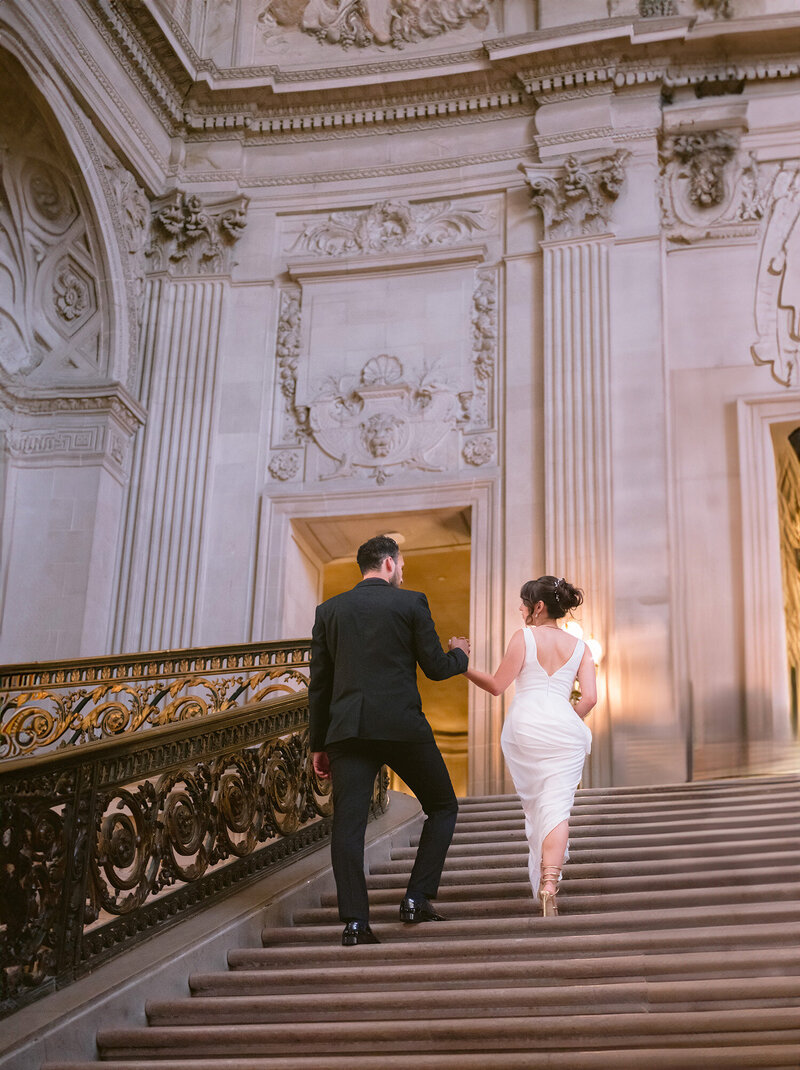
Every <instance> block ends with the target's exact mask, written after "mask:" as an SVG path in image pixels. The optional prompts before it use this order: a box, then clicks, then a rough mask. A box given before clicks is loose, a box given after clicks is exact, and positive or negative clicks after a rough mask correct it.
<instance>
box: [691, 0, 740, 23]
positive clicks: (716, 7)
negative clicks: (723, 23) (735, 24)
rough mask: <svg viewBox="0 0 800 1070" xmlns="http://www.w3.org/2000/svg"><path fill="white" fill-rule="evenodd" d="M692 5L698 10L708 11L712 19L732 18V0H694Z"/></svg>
mask: <svg viewBox="0 0 800 1070" xmlns="http://www.w3.org/2000/svg"><path fill="white" fill-rule="evenodd" d="M694 6H695V7H696V8H699V10H700V11H708V12H709V13H710V14H711V17H712V18H714V19H732V18H733V3H732V0H694Z"/></svg>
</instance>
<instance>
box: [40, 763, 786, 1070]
mask: <svg viewBox="0 0 800 1070" xmlns="http://www.w3.org/2000/svg"><path fill="white" fill-rule="evenodd" d="M571 827H572V834H571V850H572V856H571V859H570V862H569V864H568V865H567V866H566V867H565V870H564V880H563V882H562V886H561V892H560V894H559V910H560V914H559V916H558V917H557V918H547V919H543V918H542V917H541V916H539V914H538V908H537V906H536V905H535V904H534V901H533V899H532V897H531V892H530V887H529V885H528V883H527V879H526V852H525V843H524V839H523V831H522V813H521V809H520V806H519V802H518V800H517V799H516V798H515V797H513V796H496V797H489V798H472V799H466V800H463V801H462V805H461V810H460V815H459V821H458V826H457V829H456V834H455V838H454V841H453V845H452V847H451V850H450V853H449V856H448V864H447V868H446V870H445V875H444V880H443V883H442V888H441V891H440V896H439V899H438V900H437V904H438V906H439V908H440V909H441V911H442V912H443V913H445V914H446V915H447V918H448V921H447V922H445V923H429V924H423V925H418V926H410V925H402V924H401V923H400V922H399V921H398V920H397V909H398V903H399V900H400V898H401V896H402V894H403V890H404V887H405V879H406V876H407V874H408V871H409V869H410V866H411V859H412V857H413V854H414V845H413V843H412V845H410V846H409V847H407V848H401V849H397V850H395V851H394V853H393V856H392V860H391V861H389V862H387V863H385V864H384V865H382V866H378V867H376V868H375V870H374V871H373V872H372V873H371V877H370V888H371V892H370V895H371V902H372V919H371V920H372V925H373V929H374V931H375V932H376V933H377V934H378V935H379V937H380V938H381V940H382V941H383V942H382V943H381V944H380V945H379V946H365V947H354V948H342V947H341V946H340V944H339V937H340V931H341V925H340V923H339V922H338V920H337V915H336V909H335V904H334V901H333V900H332V899H325V900H323V901H322V903H321V904H320V906H319V908H318V909H312V910H304V911H302V912H300V913H297V914H296V915H295V917H294V924H293V925H292V926H291V927H286V928H270V929H266V930H264V932H263V946H262V947H254V948H252V949H238V950H232V951H231V952H230V953H229V970H228V972H226V973H213V974H196V975H194V976H192V977H190V978H189V988H190V991H191V996H189V997H186V998H177V997H176V998H175V999H171V1000H168V1001H161V1002H152V1003H150V1004H149V1005H148V1007H147V1016H148V1021H149V1027H145V1028H125V1029H114V1028H107V1029H101V1031H100V1032H99V1034H98V1038H97V1043H98V1049H99V1053H100V1057H101V1059H102V1060H104V1063H103V1065H104V1067H105V1070H167V1068H169V1070H312V1068H313V1070H339V1068H342V1070H445V1068H451V1070H470V1068H479V1070H495V1068H497V1070H539V1068H548V1070H556V1068H564V1070H567V1068H568V1070H589V1068H592V1070H598V1068H602V1070H626V1068H631V1070H643V1068H645V1070H661V1068H664V1070H667V1068H670V1070H672V1068H681V1070H701V1068H704V1067H714V1068H715V1070H719V1068H731V1070H734V1068H735V1070H744V1068H748V1067H762V1068H773V1067H774V1068H777V1067H781V1068H784V1067H793V1068H795V1070H797V1068H799V1067H800V777H798V776H782V777H772V778H763V779H762V778H758V779H742V780H727V781H717V782H705V783H694V784H688V785H677V786H670V787H664V788H617V789H593V790H582V791H579V792H578V795H577V798H576V802H575V808H574V811H573V817H572V822H571ZM46 1070H97V1063H75V1062H72V1063H64V1062H51V1063H48V1064H47V1067H46Z"/></svg>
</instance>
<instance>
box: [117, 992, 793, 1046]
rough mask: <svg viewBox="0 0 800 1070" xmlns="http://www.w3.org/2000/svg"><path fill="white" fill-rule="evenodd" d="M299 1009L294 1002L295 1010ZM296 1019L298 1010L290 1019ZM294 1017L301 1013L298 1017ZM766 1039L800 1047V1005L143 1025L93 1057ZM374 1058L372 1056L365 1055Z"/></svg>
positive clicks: (120, 1032) (122, 1033) (730, 1042)
mask: <svg viewBox="0 0 800 1070" xmlns="http://www.w3.org/2000/svg"><path fill="white" fill-rule="evenodd" d="M298 1010H300V1008H298ZM296 1017H297V1016H296ZM299 1017H300V1020H301V1021H302V1014H300V1015H299ZM765 1033H767V1034H769V1035H770V1041H771V1042H772V1043H773V1044H776V1043H780V1044H782V1045H794V1046H795V1054H796V1052H797V1050H798V1049H797V1046H798V1045H800V1008H799V1007H798V1006H797V1004H796V1003H795V1004H794V1005H793V1006H785V1007H768V1008H749V1007H746V1008H736V1009H715V1010H710V1011H680V1012H672V1011H638V1012H636V1011H623V1012H620V1013H614V1014H575V1013H570V1014H566V1015H557V1014H556V1015H533V1016H532V1015H526V1016H509V1017H506V1016H503V1017H497V1016H494V1017H486V1016H479V1017H477V1016H464V1017H458V1018H455V1019H453V1018H441V1019H436V1018H433V1019H429V1018H426V1019H422V1020H420V1019H412V1020H408V1021H406V1020H402V1019H401V1020H395V1019H394V1017H392V1016H391V1012H390V1014H389V1017H385V1018H383V1019H376V1020H375V1021H348V1022H303V1023H302V1029H301V1030H299V1029H298V1024H297V1021H293V1022H287V1023H265V1024H260V1025H252V1024H249V1025H242V1024H237V1025H224V1024H221V1025H216V1024H215V1025H207V1024H206V1025H200V1026H151V1027H149V1028H141V1029H131V1028H128V1029H101V1030H100V1031H99V1033H98V1035H97V1047H98V1051H99V1053H100V1056H101V1058H103V1059H120V1058H131V1057H137V1058H140V1059H141V1058H148V1057H149V1058H155V1059H168V1058H170V1057H171V1056H173V1055H178V1056H181V1057H183V1058H185V1057H186V1055H187V1054H188V1053H190V1052H191V1053H192V1054H193V1055H196V1056H209V1055H217V1056H224V1057H225V1058H228V1059H230V1058H231V1057H233V1056H240V1055H244V1056H263V1055H268V1054H274V1055H284V1054H285V1053H286V1051H287V1050H291V1049H292V1048H296V1047H297V1046H298V1043H299V1042H300V1043H302V1048H303V1052H304V1054H305V1055H310V1054H315V1053H316V1054H321V1055H327V1053H329V1052H330V1051H332V1050H333V1051H336V1052H337V1053H339V1054H342V1053H345V1052H353V1053H358V1052H361V1053H365V1054H366V1053H377V1052H380V1053H381V1055H380V1056H379V1057H378V1058H379V1060H381V1059H382V1056H383V1054H384V1053H388V1052H398V1053H399V1052H407V1053H409V1054H412V1053H413V1054H414V1055H416V1053H417V1052H436V1051H447V1052H457V1051H463V1052H474V1051H480V1050H483V1051H492V1050H494V1048H495V1047H496V1046H500V1047H502V1048H504V1049H506V1050H508V1049H509V1048H510V1049H512V1050H513V1049H516V1050H518V1051H525V1050H527V1049H529V1048H534V1049H539V1050H541V1049H542V1048H550V1049H555V1050H558V1049H562V1050H564V1049H569V1048H574V1047H587V1046H588V1047H593V1048H595V1049H602V1048H604V1047H605V1048H613V1047H617V1046H618V1045H619V1044H620V1042H621V1041H622V1042H625V1041H628V1042H630V1041H631V1040H638V1039H640V1038H641V1039H642V1040H644V1042H645V1043H647V1042H649V1043H650V1044H651V1045H652V1046H656V1044H655V1042H656V1040H657V1041H658V1043H659V1044H661V1045H663V1046H669V1047H673V1048H681V1047H687V1046H693V1045H695V1044H696V1043H697V1042H698V1041H701V1042H702V1041H705V1042H706V1044H707V1043H708V1042H709V1041H713V1042H714V1043H722V1044H728V1045H734V1044H741V1045H746V1044H748V1043H755V1044H758V1043H760V1042H761V1041H762V1040H763V1034H765ZM375 1057H376V1055H375V1054H373V1058H375Z"/></svg>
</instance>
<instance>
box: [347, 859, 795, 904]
mask: <svg viewBox="0 0 800 1070" xmlns="http://www.w3.org/2000/svg"><path fill="white" fill-rule="evenodd" d="M514 857H515V858H516V859H517V861H516V863H515V864H514V865H513V866H512V865H509V864H507V863H508V862H509V861H510V860H509V859H506V858H503V859H502V860H501V861H502V865H496V866H492V867H491V868H490V867H488V866H485V867H484V868H482V869H480V868H478V861H477V859H476V860H475V864H474V867H473V868H468V867H467V866H466V865H465V866H464V868H458V869H457V868H445V871H444V873H443V875H442V882H441V887H442V889H444V888H445V887H450V886H453V885H461V884H500V883H505V882H506V881H514V880H519V879H520V872H522V874H523V875H526V874H527V860H526V857H525V854H522V853H520V854H518V855H516V856H514ZM795 867H800V851H770V852H764V853H763V854H761V855H759V854H732V855H731V854H729V855H719V856H717V857H714V856H710V857H707V858H706V859H705V860H704V861H703V863H702V864H699V863H698V862H696V861H691V862H687V860H686V859H684V858H662V859H656V860H654V861H649V860H637V861H628V862H581V863H580V864H578V863H575V862H568V863H567V864H566V865H565V866H564V868H563V871H562V872H563V875H564V879H565V880H569V881H573V880H579V879H580V880H584V879H585V880H590V879H592V880H593V879H595V878H600V879H605V880H611V879H615V878H617V877H620V878H629V879H631V880H634V879H639V878H642V877H644V878H649V877H653V878H654V879H667V878H668V877H671V876H673V875H681V874H682V875H685V876H686V879H687V880H689V879H691V880H695V879H697V880H702V875H703V874H705V875H707V877H708V879H709V882H710V881H711V878H712V876H713V880H714V882H717V881H718V880H719V879H720V878H721V876H722V874H730V876H731V879H735V875H736V874H738V875H739V878H740V879H741V878H742V877H743V876H744V875H745V874H747V872H748V871H749V870H752V871H753V872H758V873H763V872H767V871H768V870H770V871H771V870H773V869H777V870H780V869H786V870H789V869H794V868H795ZM381 869H382V872H380V873H377V872H375V871H374V870H373V871H370V874H369V878H368V883H369V887H370V889H373V888H374V889H378V888H404V887H405V883H406V881H405V880H404V879H403V878H407V877H408V874H409V873H410V872H411V866H410V865H406V864H405V863H402V862H399V863H397V865H395V866H393V867H392V868H391V869H390V870H389V871H388V872H383V867H381ZM526 879H527V877H526ZM440 894H443V892H441V893H440Z"/></svg>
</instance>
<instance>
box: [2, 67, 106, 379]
mask: <svg viewBox="0 0 800 1070" xmlns="http://www.w3.org/2000/svg"><path fill="white" fill-rule="evenodd" d="M0 97H2V98H3V99H5V100H12V99H13V100H14V101H15V106H14V108H13V109H12V108H5V109H2V110H1V111H0V371H2V373H4V374H5V375H6V376H7V377H13V378H17V379H27V380H30V381H33V382H42V381H46V380H48V379H51V380H52V379H57V380H59V379H63V378H65V377H67V378H76V377H78V378H84V379H85V378H96V377H100V376H102V374H103V372H104V370H105V369H104V367H103V363H104V358H103V357H102V349H101V331H102V325H103V323H102V320H103V316H102V311H103V307H104V304H105V302H104V294H103V290H102V283H101V280H102V277H103V272H102V270H101V267H100V264H99V262H98V257H97V255H96V253H95V244H94V237H93V231H92V226H91V224H90V222H89V221H88V213H87V212H86V211H85V209H84V204H83V196H82V192H81V189H80V186H79V180H78V172H77V168H76V167H72V168H70V165H69V159H70V157H69V153H68V151H67V150H66V147H65V146H61V145H57V144H56V143H55V141H54V139H53V138H52V137H51V135H50V132H49V128H48V125H47V123H46V122H45V119H44V117H43V116H42V115H41V113H40V112H39V110H38V108H37V106H36V104H35V103H34V102H33V100H32V99H31V97H30V96H29V95H28V91H27V87H26V85H25V82H24V79H23V77H22V76H21V75H20V76H18V75H16V74H15V73H14V72H13V71H12V70H11V69H10V68H6V67H2V66H0Z"/></svg>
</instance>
